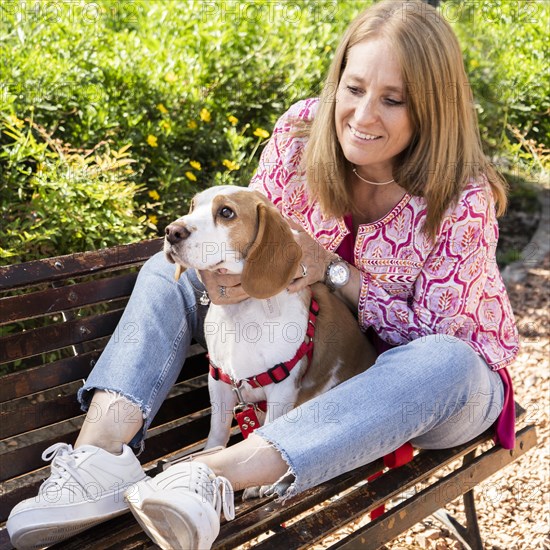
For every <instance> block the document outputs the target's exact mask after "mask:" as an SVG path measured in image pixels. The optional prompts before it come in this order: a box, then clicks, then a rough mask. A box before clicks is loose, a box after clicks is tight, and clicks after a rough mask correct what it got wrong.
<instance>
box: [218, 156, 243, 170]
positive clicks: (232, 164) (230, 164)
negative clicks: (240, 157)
mask: <svg viewBox="0 0 550 550" xmlns="http://www.w3.org/2000/svg"><path fill="white" fill-rule="evenodd" d="M222 164H223V165H224V166H225V167H226V168H227V169H228V170H229V171H230V172H232V171H233V170H238V169H239V168H240V166H239V165H238V164H237V163H236V162H235V161H233V160H227V159H224V160H223V162H222Z"/></svg>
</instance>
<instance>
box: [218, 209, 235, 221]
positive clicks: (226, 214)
mask: <svg viewBox="0 0 550 550" xmlns="http://www.w3.org/2000/svg"><path fill="white" fill-rule="evenodd" d="M219 215H220V216H221V217H222V218H225V219H226V220H230V219H231V218H234V217H235V212H233V210H231V208H229V207H228V206H222V207H221V208H220V211H219Z"/></svg>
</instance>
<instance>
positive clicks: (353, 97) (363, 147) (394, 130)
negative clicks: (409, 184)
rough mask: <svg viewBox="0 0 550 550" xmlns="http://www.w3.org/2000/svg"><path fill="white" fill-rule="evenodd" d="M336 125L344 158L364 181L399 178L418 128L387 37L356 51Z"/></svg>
mask: <svg viewBox="0 0 550 550" xmlns="http://www.w3.org/2000/svg"><path fill="white" fill-rule="evenodd" d="M335 125H336V134H337V136H338V141H339V142H340V146H341V147H342V150H343V153H344V156H345V157H346V159H347V160H348V161H349V162H351V163H352V164H354V165H356V167H357V170H358V172H359V173H360V174H361V176H363V177H364V178H367V179H369V180H373V181H387V180H389V179H392V178H393V175H392V174H393V164H394V162H395V159H396V157H397V156H398V155H399V154H400V153H401V152H402V151H403V150H404V149H405V148H406V147H407V146H408V145H409V143H410V142H411V139H412V137H413V128H412V124H411V120H410V116H409V113H408V109H407V105H406V97H405V87H404V83H403V77H402V75H401V70H400V67H399V64H398V62H397V58H396V57H395V55H394V53H393V51H392V48H391V44H389V42H388V41H387V40H385V39H373V40H368V41H366V42H360V43H358V44H356V45H354V46H353V47H351V48H350V50H349V52H348V57H347V62H346V67H345V69H344V71H343V73H342V76H341V78H340V83H339V86H338V91H337V93H336V108H335Z"/></svg>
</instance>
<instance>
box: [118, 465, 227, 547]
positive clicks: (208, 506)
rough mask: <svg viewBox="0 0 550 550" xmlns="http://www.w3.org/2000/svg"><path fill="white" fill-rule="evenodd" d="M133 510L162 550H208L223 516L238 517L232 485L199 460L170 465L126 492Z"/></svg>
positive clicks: (142, 525) (216, 534)
mask: <svg viewBox="0 0 550 550" xmlns="http://www.w3.org/2000/svg"><path fill="white" fill-rule="evenodd" d="M125 498H126V501H127V502H128V506H129V507H130V511H131V512H132V514H134V516H135V517H136V519H137V520H138V522H139V524H140V525H141V527H142V528H143V530H144V531H145V532H146V533H147V534H148V535H149V537H151V539H152V540H153V541H154V542H156V543H157V544H158V545H159V546H160V547H161V548H162V549H163V550H180V549H182V548H184V549H185V550H197V549H201V550H203V549H209V548H211V547H212V544H213V542H214V540H215V539H216V537H217V536H218V533H219V532H220V515H221V510H222V507H223V513H224V516H225V518H226V519H227V520H231V519H233V518H234V517H235V507H234V494H233V488H232V487H231V483H229V481H228V480H227V479H225V478H224V477H217V476H216V475H215V474H214V472H212V470H211V469H210V468H209V467H208V466H206V464H203V463H202V462H198V461H191V462H181V463H179V464H176V465H175V466H171V467H170V468H168V469H167V470H166V471H164V472H162V473H161V474H159V475H158V476H156V477H155V478H154V479H147V480H145V481H141V482H140V483H137V484H136V485H135V486H134V487H132V488H131V489H130V490H128V491H126V494H125Z"/></svg>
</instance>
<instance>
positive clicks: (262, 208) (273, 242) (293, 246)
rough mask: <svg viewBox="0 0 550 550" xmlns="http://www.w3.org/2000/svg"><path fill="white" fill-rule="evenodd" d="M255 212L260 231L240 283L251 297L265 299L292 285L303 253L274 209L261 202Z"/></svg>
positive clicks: (281, 217)
mask: <svg viewBox="0 0 550 550" xmlns="http://www.w3.org/2000/svg"><path fill="white" fill-rule="evenodd" d="M256 213H257V220H258V221H257V224H258V231H257V233H256V238H255V239H254V242H253V243H252V245H251V246H250V248H249V250H248V254H247V256H246V260H245V265H244V269H243V274H242V281H241V284H242V287H243V290H244V291H245V292H246V293H247V294H248V295H249V296H251V297H253V298H258V299H266V298H270V297H271V296H275V294H279V292H282V291H283V290H284V289H285V288H286V287H287V286H288V285H289V284H290V282H291V281H292V279H293V278H294V275H295V273H296V271H297V269H298V266H299V264H300V259H301V257H302V250H301V248H300V246H299V245H298V243H297V242H296V241H295V240H294V237H293V235H292V231H291V229H290V226H289V224H288V222H287V221H286V220H285V219H284V218H283V216H282V215H281V213H280V212H279V211H278V210H277V208H276V207H275V206H271V205H267V204H265V203H264V202H258V205H257V207H256Z"/></svg>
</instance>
